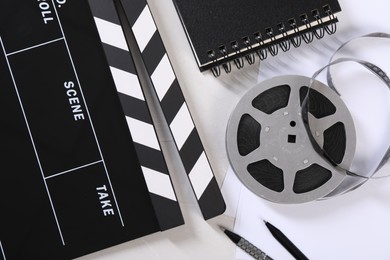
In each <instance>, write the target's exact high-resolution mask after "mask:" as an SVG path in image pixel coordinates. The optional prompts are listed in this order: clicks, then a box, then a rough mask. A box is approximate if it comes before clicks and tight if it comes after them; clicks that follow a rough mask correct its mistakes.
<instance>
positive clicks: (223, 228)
mask: <svg viewBox="0 0 390 260" xmlns="http://www.w3.org/2000/svg"><path fill="white" fill-rule="evenodd" d="M218 227H219V228H220V229H221V230H222V231H225V230H226V228H225V227H223V226H221V225H218Z"/></svg>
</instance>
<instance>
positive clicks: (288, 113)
mask: <svg viewBox="0 0 390 260" xmlns="http://www.w3.org/2000/svg"><path fill="white" fill-rule="evenodd" d="M310 80H311V79H310V78H307V77H303V76H280V77H275V78H272V79H269V80H266V81H263V82H261V83H260V84H258V85H256V86H255V87H253V88H252V89H251V90H250V91H248V92H247V93H246V94H245V95H244V97H243V98H242V99H241V100H240V101H239V103H238V104H237V106H236V108H235V109H234V111H233V113H232V114H231V116H230V119H229V123H228V126H227V132H226V147H227V154H228V158H229V161H230V163H231V165H232V168H233V169H234V171H235V173H236V175H237V176H238V178H239V179H240V180H241V181H242V182H243V183H244V185H246V186H247V187H248V188H249V189H250V190H251V191H252V192H254V193H255V194H257V195H259V196H260V197H262V198H265V199H267V200H270V201H273V202H278V203H304V202H309V201H312V200H316V199H319V198H322V197H324V196H325V195H327V194H328V193H330V192H331V191H332V190H334V189H335V188H336V187H337V186H338V185H339V184H340V183H341V182H342V181H343V179H344V178H345V176H346V172H345V170H342V169H341V168H339V167H334V166H333V165H332V163H331V161H337V162H339V163H340V164H342V165H345V166H348V167H349V165H350V164H351V162H352V159H353V154H354V150H355V145H356V140H355V129H354V124H353V121H352V117H351V115H350V113H349V111H348V109H347V107H346V106H345V104H344V103H343V101H342V100H341V99H340V97H339V96H338V95H337V94H336V93H335V92H334V91H333V90H331V89H330V88H329V87H327V86H326V85H324V84H322V83H321V82H318V81H316V82H315V83H316V84H312V88H311V90H310V92H309V94H308V95H307V92H308V85H309V84H310ZM306 96H307V99H308V101H309V102H311V106H310V109H309V111H308V116H307V124H309V125H310V127H308V131H311V133H312V135H310V134H308V132H307V130H306V126H305V123H304V120H303V119H302V113H301V112H302V108H301V106H302V103H303V102H304V101H305V98H306ZM311 138H314V139H315V140H311ZM317 145H319V146H321V147H320V148H321V149H323V150H325V151H327V156H330V157H331V160H327V159H325V158H324V157H323V156H321V155H320V154H319V153H318V152H321V149H316V146H317Z"/></svg>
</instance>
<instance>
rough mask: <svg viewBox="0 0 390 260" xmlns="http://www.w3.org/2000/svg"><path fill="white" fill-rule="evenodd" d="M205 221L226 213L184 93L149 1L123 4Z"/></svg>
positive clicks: (141, 0) (125, 1)
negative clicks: (148, 3)
mask: <svg viewBox="0 0 390 260" xmlns="http://www.w3.org/2000/svg"><path fill="white" fill-rule="evenodd" d="M121 3H122V6H123V8H124V11H125V13H126V16H127V19H128V21H129V23H130V26H131V28H132V31H133V34H134V36H135V39H136V41H137V44H138V47H139V49H140V51H141V54H142V58H143V60H144V63H145V66H146V69H147V71H148V74H149V76H150V77H151V81H152V83H153V85H154V88H155V91H156V94H157V97H158V100H159V101H160V104H161V108H162V111H163V113H164V116H165V119H166V120H167V123H168V126H169V128H170V130H171V132H172V136H173V138H174V140H175V143H176V146H177V148H178V150H179V154H180V157H181V159H182V162H183V164H184V167H185V170H186V172H187V174H188V177H189V179H190V182H191V184H192V187H193V190H194V192H195V195H196V198H197V199H198V202H199V206H200V209H201V211H202V213H203V216H204V218H205V219H209V218H211V217H214V216H217V215H219V214H222V213H223V211H224V209H225V203H224V201H223V198H222V195H221V192H220V190H219V187H218V183H217V181H216V179H215V176H214V173H213V172H212V169H211V167H210V164H209V162H208V159H207V157H206V154H205V151H204V148H203V145H202V142H201V140H200V138H199V135H198V131H197V130H196V128H195V125H194V123H193V120H192V117H191V115H190V111H189V110H188V107H187V104H186V102H185V99H184V96H183V93H182V91H181V88H180V86H179V83H178V81H177V79H176V75H175V73H174V71H173V69H172V66H171V64H170V61H169V59H168V56H167V53H166V50H165V47H164V45H163V42H162V40H161V37H160V34H159V32H158V30H157V28H156V25H155V23H154V20H153V17H152V14H151V12H150V9H149V6H148V5H147V2H146V1H145V0H121Z"/></svg>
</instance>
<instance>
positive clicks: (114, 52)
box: [89, 0, 184, 230]
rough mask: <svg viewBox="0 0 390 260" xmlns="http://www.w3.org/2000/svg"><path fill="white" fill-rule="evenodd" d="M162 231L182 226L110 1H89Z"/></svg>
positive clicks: (146, 108)
mask: <svg viewBox="0 0 390 260" xmlns="http://www.w3.org/2000/svg"><path fill="white" fill-rule="evenodd" d="M89 3H90V7H91V10H92V13H93V16H94V19H95V24H96V27H97V29H98V32H99V35H100V39H101V41H102V44H103V49H104V52H105V54H106V58H107V61H108V64H109V67H110V70H111V74H112V77H113V79H114V82H115V86H116V88H117V91H118V95H119V99H120V102H121V105H122V109H123V112H124V114H125V116H126V121H127V125H128V128H129V130H130V133H131V137H132V139H133V142H134V146H135V150H136V152H137V155H138V159H139V161H140V165H141V168H142V172H143V174H144V178H145V181H146V184H147V187H148V190H149V192H150V196H151V199H152V203H153V206H154V209H155V212H156V215H157V219H158V221H159V223H160V227H161V229H162V230H165V229H168V228H171V227H175V226H178V225H181V224H183V223H184V221H183V217H182V215H181V211H180V208H179V204H178V202H177V199H176V194H175V192H174V189H173V186H172V182H171V179H170V176H169V173H168V170H167V166H166V163H165V160H164V157H163V154H162V152H161V148H160V144H159V141H158V138H157V136H156V132H155V129H154V126H153V122H152V119H151V116H150V112H149V110H148V107H147V104H146V102H145V98H144V94H143V91H142V88H141V86H140V83H139V79H138V76H137V73H136V70H135V68H134V63H133V60H132V57H131V54H130V52H129V49H128V46H127V42H126V39H125V36H124V33H123V30H122V27H121V25H120V21H119V17H118V14H117V12H116V10H115V5H114V2H113V1H112V0H89Z"/></svg>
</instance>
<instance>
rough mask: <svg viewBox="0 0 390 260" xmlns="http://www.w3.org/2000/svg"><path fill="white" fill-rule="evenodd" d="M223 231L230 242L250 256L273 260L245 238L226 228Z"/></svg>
mask: <svg viewBox="0 0 390 260" xmlns="http://www.w3.org/2000/svg"><path fill="white" fill-rule="evenodd" d="M221 229H222V230H223V232H225V234H226V235H227V236H228V237H229V238H230V240H231V241H233V243H235V244H236V245H237V246H238V247H239V248H241V249H243V250H244V251H245V252H247V253H248V254H250V255H251V256H252V257H253V258H254V259H262V260H272V258H271V257H269V256H267V254H266V253H264V252H263V251H261V250H260V249H259V248H257V247H256V246H254V245H253V244H252V243H251V242H249V241H248V240H246V239H245V238H243V237H241V236H240V235H237V234H236V233H233V232H232V231H230V230H227V229H226V228H224V227H221Z"/></svg>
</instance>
